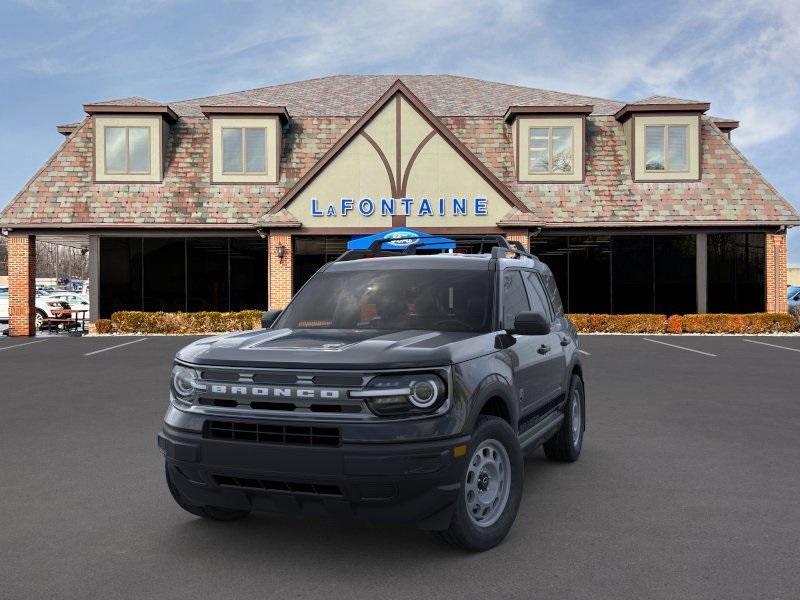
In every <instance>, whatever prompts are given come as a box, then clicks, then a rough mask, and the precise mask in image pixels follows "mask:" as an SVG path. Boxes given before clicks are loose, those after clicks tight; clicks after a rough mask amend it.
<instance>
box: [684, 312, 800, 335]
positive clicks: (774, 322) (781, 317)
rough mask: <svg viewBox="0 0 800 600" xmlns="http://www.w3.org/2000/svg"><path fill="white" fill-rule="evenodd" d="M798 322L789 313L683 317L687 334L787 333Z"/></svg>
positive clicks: (794, 329)
mask: <svg viewBox="0 0 800 600" xmlns="http://www.w3.org/2000/svg"><path fill="white" fill-rule="evenodd" d="M796 330H798V321H797V319H796V318H795V317H793V316H792V315H790V314H787V313H750V314H743V315H732V314H724V313H720V314H706V315H683V331H684V332H685V333H748V334H754V333H787V332H790V331H796Z"/></svg>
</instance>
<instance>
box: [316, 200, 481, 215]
mask: <svg viewBox="0 0 800 600" xmlns="http://www.w3.org/2000/svg"><path fill="white" fill-rule="evenodd" d="M487 204H488V201H487V199H486V198H480V197H473V198H466V197H462V198H458V197H449V198H426V197H423V198H419V199H417V198H381V199H380V200H378V199H377V198H376V199H373V198H361V199H354V198H340V199H339V200H338V201H337V200H334V201H331V202H320V201H319V200H318V199H317V198H311V216H312V217H346V216H347V215H348V214H350V213H353V212H354V213H358V214H360V215H361V216H362V217H371V216H373V215H377V216H382V217H386V216H390V217H391V216H401V215H403V216H418V217H466V216H476V217H485V216H487V215H488V214H489V209H488V206H487Z"/></svg>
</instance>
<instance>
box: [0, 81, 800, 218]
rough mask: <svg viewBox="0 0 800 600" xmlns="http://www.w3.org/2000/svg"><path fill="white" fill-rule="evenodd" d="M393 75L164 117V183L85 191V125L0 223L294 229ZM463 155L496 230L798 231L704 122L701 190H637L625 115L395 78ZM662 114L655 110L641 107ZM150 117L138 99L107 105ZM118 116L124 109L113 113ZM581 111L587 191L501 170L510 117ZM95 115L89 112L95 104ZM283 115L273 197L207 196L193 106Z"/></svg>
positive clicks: (224, 100)
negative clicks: (472, 162) (337, 149)
mask: <svg viewBox="0 0 800 600" xmlns="http://www.w3.org/2000/svg"><path fill="white" fill-rule="evenodd" d="M397 78H398V77H397V76H392V75H363V76H362V75H340V76H334V77H324V78H321V79H312V80H308V81H301V82H297V83H290V84H284V85H277V86H270V87H266V88H258V89H256V90H248V91H245V92H235V93H232V94H224V95H220V96H209V97H205V98H197V99H193V100H185V101H179V102H172V103H169V107H170V108H171V109H172V110H173V111H174V112H175V113H177V115H178V116H179V117H180V118H179V119H178V120H177V122H175V123H174V124H173V125H172V126H171V131H170V139H169V143H168V147H167V150H166V156H165V165H166V166H165V172H164V180H163V183H161V184H157V185H153V184H113V183H103V184H101V183H94V181H93V172H92V170H93V157H92V148H93V135H94V129H93V126H92V124H93V119H92V118H91V117H89V118H87V119H85V120H84V121H83V123H82V124H81V125H80V127H78V128H77V130H75V131H74V132H73V133H72V135H71V136H70V137H69V138H67V139H66V140H65V142H64V144H63V145H62V146H61V147H60V148H59V149H58V150H57V151H56V153H55V154H54V155H53V156H52V157H51V159H50V160H49V161H48V162H47V163H45V165H44V166H43V167H42V169H41V170H40V171H39V172H38V173H37V174H36V175H35V176H34V177H33V178H32V179H31V181H30V182H29V183H28V184H27V185H26V186H25V187H24V188H23V190H22V191H21V192H20V193H19V194H18V195H17V196H16V197H15V198H14V200H13V201H12V202H11V203H10V204H9V206H8V207H7V208H6V209H5V210H4V211H3V212H2V214H0V223H2V224H3V225H6V226H26V225H27V226H33V227H97V226H104V227H115V226H116V227H123V226H128V227H169V226H181V225H191V226H196V227H256V226H284V227H286V226H295V225H297V223H296V221H294V220H293V217H292V216H291V215H290V214H289V213H287V212H286V211H281V212H276V213H274V214H273V213H271V211H270V209H271V208H272V207H274V206H276V204H277V203H278V202H279V201H280V199H281V198H282V197H283V196H284V195H285V194H286V192H287V191H288V190H289V189H291V188H292V186H293V185H294V184H295V183H296V182H297V181H298V180H299V179H300V178H301V177H302V176H303V175H304V174H305V173H306V172H307V171H308V170H309V169H311V168H312V167H313V166H314V164H315V163H316V162H317V161H319V159H320V158H321V157H322V156H323V155H324V154H325V152H326V151H327V150H328V149H329V148H330V147H331V146H333V145H334V144H335V143H336V141H337V140H339V139H340V138H341V137H342V136H343V135H344V134H345V133H346V132H347V130H348V129H349V128H350V126H351V125H352V124H353V123H354V122H356V120H357V119H358V117H360V116H361V115H362V114H363V113H364V112H366V111H367V110H368V109H369V108H370V106H371V105H372V104H373V103H375V101H376V100H377V99H378V98H379V97H380V96H381V95H382V94H383V93H384V92H386V90H387V89H388V88H389V87H390V86H391V85H392V84H393V83H394V82H395V81H396V80H397ZM400 79H401V80H402V82H403V83H404V84H405V85H406V86H408V88H409V89H410V90H411V91H413V93H414V94H415V95H416V96H417V97H418V98H419V99H420V100H421V101H422V102H423V103H424V104H425V105H426V106H427V107H428V108H429V109H430V110H431V112H432V113H433V114H434V115H436V116H437V117H438V118H439V119H441V121H442V123H443V124H444V126H445V127H447V128H448V129H449V130H450V131H451V132H452V133H453V134H454V135H455V136H456V138H458V140H460V141H461V142H462V143H463V144H464V146H466V148H467V149H468V150H469V151H470V152H471V153H473V154H474V155H475V156H476V157H477V158H478V159H479V160H480V161H481V162H482V163H483V164H484V165H485V166H486V167H487V168H488V169H489V170H490V171H491V172H492V173H493V174H494V175H495V176H496V177H497V178H498V179H499V180H500V181H501V182H503V183H504V184H505V185H506V186H508V188H509V189H510V190H511V191H512V192H513V193H514V194H515V195H516V196H517V197H518V198H519V199H520V201H521V205H522V206H524V207H526V208H527V209H528V211H529V212H525V211H522V210H519V209H514V210H512V209H511V207H509V213H508V214H507V215H506V216H505V217H504V218H503V219H501V223H502V224H508V225H511V224H520V225H525V224H537V225H538V224H541V223H544V224H546V225H547V226H559V227H589V226H597V227H602V226H631V225H636V226H649V225H697V224H705V225H714V224H716V225H744V224H750V225H776V224H794V223H800V216H798V214H797V212H796V211H795V209H794V208H793V207H792V206H791V205H790V204H789V203H788V202H787V201H786V200H785V199H784V198H782V197H781V195H780V194H779V193H778V192H777V191H776V190H775V189H774V188H773V187H772V186H771V185H770V184H769V183H768V182H767V181H766V180H765V179H764V177H763V176H762V175H761V174H760V173H759V172H758V170H757V169H756V168H755V167H754V166H753V165H752V164H750V162H749V161H747V159H746V158H745V157H744V156H743V155H742V154H741V152H739V150H738V149H736V148H735V147H734V146H733V145H732V143H731V142H730V141H729V140H728V139H727V136H726V135H724V134H723V133H722V132H721V131H720V129H719V128H718V127H717V126H716V125H715V124H714V122H713V119H712V118H709V117H705V116H703V117H701V123H702V157H701V160H702V176H701V179H700V181H693V182H681V183H672V182H670V183H667V182H664V183H637V182H634V181H633V180H632V179H631V175H630V157H629V156H628V149H627V146H626V144H625V136H624V133H623V127H622V125H621V124H620V123H619V122H618V121H617V120H616V119H615V118H614V116H613V115H614V114H615V113H616V112H618V111H619V110H620V109H621V108H622V107H623V106H625V103H623V102H618V101H615V100H608V99H602V98H594V97H588V96H580V95H572V94H563V93H560V92H550V91H545V90H538V89H533V88H525V87H520V86H515V85H508V84H502V83H494V82H487V81H480V80H476V79H470V78H467V77H457V76H451V75H412V76H400ZM645 100H646V104H652V103H654V101H661V100H664V102H665V103H666V102H667V100H675V101H676V102H677V103H694V102H696V101H686V100H680V99H669V98H666V97H651V98H646V99H644V100H642V101H641V102H645ZM132 101H137V102H145V103H147V104H146V105H147V106H163V105H162V104H160V103H158V102H155V101H152V100H146V99H144V98H124V99H119V100H113V101H109V102H115V103H119V104H121V105H130V103H131V102H132ZM126 103H127V104H126ZM559 103H561V104H567V105H571V106H574V105H585V104H591V105H592V106H593V107H594V112H593V113H592V114H591V115H590V116H589V117H588V118H587V137H588V139H587V144H586V153H587V154H586V179H585V182H584V183H574V184H534V183H519V182H517V180H516V177H515V175H514V169H513V150H512V141H511V129H510V127H509V125H508V124H507V123H506V122H505V121H504V119H503V115H504V114H505V112H506V110H507V109H508V108H509V106H512V105H538V106H548V105H558V104H559ZM94 104H95V105H97V104H100V103H94ZM224 104H232V105H237V106H242V105H253V106H259V105H261V106H285V107H286V109H287V110H288V112H289V114H291V116H292V118H291V120H290V121H289V123H287V125H286V126H285V127H284V143H283V148H282V153H281V164H280V180H279V181H278V183H276V184H257V185H254V184H248V185H243V184H225V185H222V184H216V185H212V184H211V183H210V175H209V160H210V159H209V156H210V129H209V121H208V119H207V118H206V117H205V116H203V114H202V113H201V112H200V106H201V105H202V106H208V105H224Z"/></svg>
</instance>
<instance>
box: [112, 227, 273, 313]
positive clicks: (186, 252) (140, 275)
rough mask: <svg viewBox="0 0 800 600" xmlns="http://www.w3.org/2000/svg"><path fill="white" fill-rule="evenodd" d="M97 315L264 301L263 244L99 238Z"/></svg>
mask: <svg viewBox="0 0 800 600" xmlns="http://www.w3.org/2000/svg"><path fill="white" fill-rule="evenodd" d="M99 269H100V273H99V275H100V285H99V300H100V310H99V314H100V316H101V317H103V318H108V317H110V316H111V314H112V313H114V312H116V311H118V310H146V311H158V310H163V311H176V312H177V311H187V310H188V311H202V310H212V311H228V310H245V309H263V308H264V307H265V306H266V303H267V243H266V241H265V240H261V239H258V238H255V239H254V238H227V237H197V238H163V237H152V238H151V237H147V238H141V237H135V238H111V237H101V238H100V258H99Z"/></svg>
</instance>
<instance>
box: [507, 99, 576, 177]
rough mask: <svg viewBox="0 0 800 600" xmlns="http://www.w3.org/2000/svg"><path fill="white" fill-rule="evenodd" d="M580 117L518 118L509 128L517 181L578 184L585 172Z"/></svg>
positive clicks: (540, 116) (543, 116)
mask: <svg viewBox="0 0 800 600" xmlns="http://www.w3.org/2000/svg"><path fill="white" fill-rule="evenodd" d="M585 131H586V124H585V118H584V116H583V115H576V116H573V115H552V116H551V115H535V116H534V115H531V116H521V117H518V118H517V120H516V121H515V122H514V123H513V124H512V131H511V135H512V140H513V143H514V146H515V149H516V152H515V154H516V171H517V179H518V180H519V181H521V182H529V183H536V182H542V183H580V182H581V181H583V172H584V162H583V161H584V157H583V153H584V145H585V142H584V137H585Z"/></svg>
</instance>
